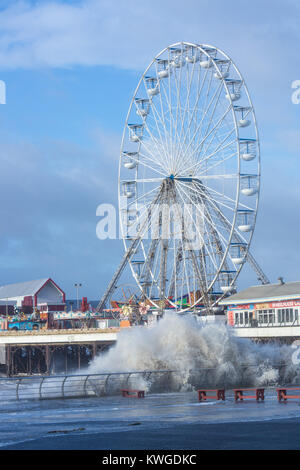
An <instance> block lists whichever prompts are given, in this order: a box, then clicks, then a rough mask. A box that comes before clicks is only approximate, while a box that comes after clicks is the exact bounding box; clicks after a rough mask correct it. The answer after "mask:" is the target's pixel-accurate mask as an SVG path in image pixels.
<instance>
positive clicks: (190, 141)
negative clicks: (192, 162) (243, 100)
mask: <svg viewBox="0 0 300 470" xmlns="http://www.w3.org/2000/svg"><path fill="white" fill-rule="evenodd" d="M221 91H222V88H221V85H219V87H218V88H217V89H216V91H215V93H214V94H213V96H212V98H211V100H210V102H209V104H208V106H207V107H206V110H205V112H204V113H203V115H202V118H201V121H200V123H199V124H198V126H197V128H196V130H195V132H194V134H193V137H192V138H190V139H189V144H188V146H187V149H188V148H189V146H190V145H192V144H194V143H195V142H196V140H197V135H199V136H201V128H202V123H203V121H204V119H205V117H206V114H207V113H208V111H209V108H210V106H211V105H212V103H213V102H214V100H215V98H216V96H218V98H219V96H220V94H221ZM218 93H219V95H218ZM217 102H218V99H217ZM186 137H187V133H186V134H185V136H184V139H183V144H185V141H186ZM195 152H197V146H196V149H194V150H193V151H192V153H193V154H194V153H195ZM186 154H187V152H185V153H184V154H183V161H184V159H185V158H186ZM188 155H189V154H188Z"/></svg>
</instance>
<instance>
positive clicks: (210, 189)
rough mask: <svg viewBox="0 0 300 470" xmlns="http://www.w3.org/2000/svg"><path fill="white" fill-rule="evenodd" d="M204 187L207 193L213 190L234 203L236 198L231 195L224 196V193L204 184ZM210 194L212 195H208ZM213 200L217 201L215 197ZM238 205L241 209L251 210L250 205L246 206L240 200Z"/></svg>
mask: <svg viewBox="0 0 300 470" xmlns="http://www.w3.org/2000/svg"><path fill="white" fill-rule="evenodd" d="M205 189H206V191H207V192H208V193H210V192H213V193H215V194H217V195H218V196H219V197H221V198H224V199H226V200H227V201H228V202H232V203H233V204H236V200H235V199H232V198H231V197H229V196H226V195H225V194H222V193H220V192H219V191H216V190H215V189H213V188H211V187H210V186H207V185H205ZM210 196H211V197H213V196H212V195H210ZM215 201H216V202H217V200H216V199H215ZM240 206H241V207H243V209H248V210H252V207H249V206H247V205H246V204H244V203H241V202H240V201H239V207H240Z"/></svg>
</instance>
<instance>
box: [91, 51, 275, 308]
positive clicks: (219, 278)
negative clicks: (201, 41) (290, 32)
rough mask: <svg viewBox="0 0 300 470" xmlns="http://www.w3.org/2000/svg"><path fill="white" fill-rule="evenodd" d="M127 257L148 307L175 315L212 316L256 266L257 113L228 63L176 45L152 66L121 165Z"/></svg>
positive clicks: (219, 55) (134, 104)
mask: <svg viewBox="0 0 300 470" xmlns="http://www.w3.org/2000/svg"><path fill="white" fill-rule="evenodd" d="M118 183H119V184H118V186H119V213H120V224H121V233H122V238H123V242H124V247H125V255H124V258H123V260H122V262H121V265H120V266H119V268H118V270H117V272H116V274H115V276H114V277H113V279H112V280H111V283H110V285H109V286H108V289H107V291H106V292H105V294H104V296H103V297H102V300H101V302H100V304H99V306H98V307H99V308H100V307H103V305H104V304H105V301H106V300H107V298H108V297H109V295H110V294H111V292H112V290H113V289H114V286H115V284H116V282H117V279H118V278H119V276H120V274H121V273H122V271H123V269H124V267H125V264H127V263H129V265H130V268H131V271H132V274H133V276H134V279H135V281H136V283H137V285H138V286H139V288H140V290H141V293H142V295H143V297H144V298H145V299H147V300H148V301H149V303H151V304H152V305H153V306H155V307H157V308H162V307H170V308H174V309H176V310H177V311H179V312H182V311H184V310H187V309H189V310H190V309H195V308H197V307H200V306H202V307H203V306H204V307H206V308H213V307H214V306H215V305H216V303H217V301H218V300H220V298H222V297H223V296H225V295H228V294H229V293H231V292H233V291H234V289H235V282H236V279H237V276H238V275H239V272H240V270H241V269H242V267H243V265H244V263H245V262H246V261H250V263H251V265H252V267H254V269H255V271H256V272H257V274H258V276H259V278H260V280H261V282H262V283H267V282H268V279H267V278H266V276H265V275H264V274H263V272H262V270H261V269H260V268H259V266H258V265H257V263H256V262H255V260H254V258H253V257H252V256H251V255H250V253H249V246H250V243H251V239H252V236H253V232H254V228H255V221H256V215H257V208H258V199H259V183H260V153H259V137H258V131H257V126H256V119H255V113H254V108H253V104H252V102H251V99H250V96H249V92H248V90H247V87H246V84H245V81H244V79H243V77H242V75H241V73H240V71H239V70H238V68H237V66H236V65H235V64H234V62H233V61H232V59H231V58H230V57H229V56H228V55H227V54H225V53H224V52H223V51H221V50H220V49H219V48H217V47H213V46H209V45H198V44H192V43H187V42H180V43H176V44H173V45H171V46H168V47H167V48H165V49H163V50H162V51H161V52H160V53H159V54H158V55H157V56H156V57H155V58H154V59H153V60H152V62H151V63H150V65H149V66H148V67H147V69H146V70H145V72H144V73H143V75H142V76H141V79H140V81H139V83H138V86H137V88H136V90H135V93H134V95H133V98H132V100H131V103H130V106H129V111H128V115H127V118H126V122H125V127H124V133H123V138H122V144H121V154H120V161H119V182H118Z"/></svg>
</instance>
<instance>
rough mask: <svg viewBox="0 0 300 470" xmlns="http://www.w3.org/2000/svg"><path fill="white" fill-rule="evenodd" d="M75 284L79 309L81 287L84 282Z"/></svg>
mask: <svg viewBox="0 0 300 470" xmlns="http://www.w3.org/2000/svg"><path fill="white" fill-rule="evenodd" d="M74 286H75V287H76V292H77V310H79V289H80V287H82V284H79V283H78V284H77V283H76V284H74Z"/></svg>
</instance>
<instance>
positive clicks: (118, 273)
mask: <svg viewBox="0 0 300 470" xmlns="http://www.w3.org/2000/svg"><path fill="white" fill-rule="evenodd" d="M138 242H139V238H135V239H134V240H133V241H132V244H131V245H130V247H129V250H128V251H126V253H125V255H124V256H123V258H122V261H121V263H120V265H119V267H118V269H117V270H116V272H115V274H114V275H113V277H112V279H111V281H110V283H109V284H108V287H107V289H106V291H105V292H104V294H103V296H102V298H101V300H100V302H99V303H98V305H97V308H96V311H97V312H100V311H101V310H102V309H103V308H104V307H105V305H106V302H107V299H108V298H109V296H110V295H111V294H112V293H113V291H114V289H115V287H116V283H117V282H118V280H119V278H120V276H121V274H122V272H123V271H124V269H125V266H126V264H127V263H128V262H129V260H130V259H131V257H132V255H133V254H134V252H135V248H136V246H137V244H138Z"/></svg>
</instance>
